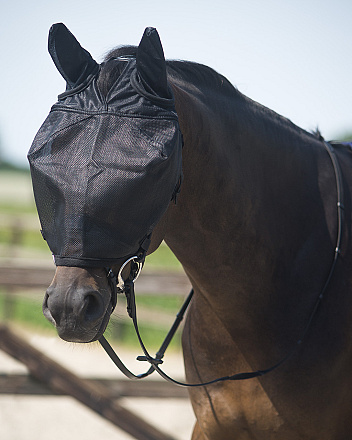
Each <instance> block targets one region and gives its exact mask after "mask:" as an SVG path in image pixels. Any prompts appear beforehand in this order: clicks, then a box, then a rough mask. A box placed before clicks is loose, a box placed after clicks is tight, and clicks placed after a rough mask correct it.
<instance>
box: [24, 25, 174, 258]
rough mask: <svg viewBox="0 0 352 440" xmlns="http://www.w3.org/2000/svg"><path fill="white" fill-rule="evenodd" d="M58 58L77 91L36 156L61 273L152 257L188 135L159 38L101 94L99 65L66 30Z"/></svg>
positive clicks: (40, 201)
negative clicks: (143, 254)
mask: <svg viewBox="0 0 352 440" xmlns="http://www.w3.org/2000/svg"><path fill="white" fill-rule="evenodd" d="M49 52H50V55H51V57H52V58H53V61H54V63H55V65H56V67H57V68H58V70H59V72H60V73H61V75H62V76H63V77H64V79H65V80H66V83H67V88H66V92H65V93H63V94H61V95H60V96H59V100H58V102H57V103H56V104H55V105H54V106H53V107H52V109H51V111H50V114H49V116H48V117H47V119H46V120H45V122H44V124H43V125H42V127H41V128H40V130H39V132H38V133H37V135H36V137H35V139H34V141H33V144H32V147H31V149H30V151H29V153H28V159H29V162H30V166H31V174H32V182H33V189H34V195H35V201H36V205H37V209H38V213H39V217H40V221H41V225H42V231H43V236H44V238H45V239H46V240H47V242H48V245H49V247H50V249H51V251H52V253H53V255H54V258H55V263H56V265H58V266H82V267H84V266H90V267H93V266H94V267H104V266H107V265H112V264H116V263H121V262H123V261H126V259H128V258H129V257H131V256H133V255H137V254H138V252H141V250H142V251H145V250H146V248H147V246H148V243H149V237H150V234H151V232H152V230H153V228H154V226H155V225H156V224H157V222H158V221H159V220H160V218H161V216H162V215H163V213H164V212H165V211H166V209H167V207H168V205H169V203H170V201H171V200H172V199H173V198H174V197H175V195H176V193H177V191H178V190H179V183H180V178H181V173H182V171H181V151H182V135H181V132H180V128H179V125H178V118H177V114H176V110H175V107H174V99H173V94H172V91H171V89H170V87H169V85H168V82H167V77H166V64H165V59H164V54H163V49H162V46H161V43H160V40H159V36H158V34H157V32H156V30H155V29H153V28H147V29H146V30H145V32H144V35H143V37H142V40H141V42H140V44H139V46H138V48H137V55H136V56H135V57H126V58H112V59H109V60H108V61H107V62H106V63H116V66H117V64H119V66H120V70H122V72H121V74H120V76H119V77H118V79H117V80H116V81H115V83H114V84H113V86H112V87H111V88H110V90H108V91H107V92H106V93H104V94H102V92H101V91H100V90H99V86H98V84H99V82H98V79H99V75H100V74H101V72H102V71H103V69H104V66H105V64H106V63H103V64H101V65H99V64H97V63H96V62H95V61H94V60H93V59H92V57H91V55H90V54H89V53H88V52H87V51H86V50H85V49H83V48H82V47H81V46H80V45H79V43H78V42H77V40H76V39H75V37H74V36H73V35H72V34H71V33H70V32H69V30H68V29H67V28H66V27H65V26H64V25H63V24H56V25H54V26H53V27H52V28H51V30H50V34H49Z"/></svg>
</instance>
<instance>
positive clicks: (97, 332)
mask: <svg viewBox="0 0 352 440" xmlns="http://www.w3.org/2000/svg"><path fill="white" fill-rule="evenodd" d="M110 313H111V310H110V311H107V312H106V313H105V315H104V316H103V318H102V320H101V322H100V323H96V324H95V325H94V326H92V327H91V328H87V327H82V326H75V325H74V326H71V325H65V326H61V325H60V326H56V330H57V333H58V335H59V337H60V338H61V339H63V340H64V341H66V342H75V343H85V344H86V343H89V342H94V341H98V340H99V339H100V338H101V337H102V336H103V334H104V332H105V330H106V327H107V325H108V323H109V320H110Z"/></svg>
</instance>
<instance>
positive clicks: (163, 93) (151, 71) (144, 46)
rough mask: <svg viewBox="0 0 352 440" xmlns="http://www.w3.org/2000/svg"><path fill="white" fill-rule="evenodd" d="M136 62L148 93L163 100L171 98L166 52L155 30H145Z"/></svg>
mask: <svg viewBox="0 0 352 440" xmlns="http://www.w3.org/2000/svg"><path fill="white" fill-rule="evenodd" d="M136 62H137V70H138V73H139V76H140V79H141V81H142V82H143V85H144V87H145V88H146V89H147V91H149V92H152V93H154V94H156V95H158V96H160V97H162V98H170V91H169V89H168V84H167V77H166V63H165V57H164V51H163V47H162V45H161V41H160V38H159V34H158V32H157V30H156V29H155V28H152V27H148V28H146V29H145V31H144V34H143V37H142V39H141V42H140V43H139V46H138V49H137V56H136Z"/></svg>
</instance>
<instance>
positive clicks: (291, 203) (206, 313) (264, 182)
mask: <svg viewBox="0 0 352 440" xmlns="http://www.w3.org/2000/svg"><path fill="white" fill-rule="evenodd" d="M172 80H173V77H172V73H171V80H170V82H171V83H172V82H173V81H172ZM175 83H176V84H177V86H178V87H180V84H179V83H178V82H177V81H176V82H175ZM180 88H181V87H180ZM174 91H175V97H176V104H177V99H179V100H180V102H182V105H180V107H179V108H178V107H177V105H176V108H177V111H178V115H179V120H180V125H181V129H182V131H183V134H184V140H185V146H184V151H183V163H184V182H183V186H182V192H181V194H180V197H179V203H178V204H177V205H176V206H171V207H170V208H169V211H168V213H167V219H166V222H167V230H166V234H165V241H166V242H167V244H168V245H169V246H170V248H171V249H172V250H173V252H174V253H175V255H176V256H177V257H178V259H179V260H180V261H181V263H182V264H183V267H184V268H185V271H186V273H187V275H188V276H189V278H190V280H191V282H192V285H193V287H194V289H195V299H194V302H193V304H192V305H191V309H190V311H189V314H188V317H187V322H186V326H185V330H184V334H183V348H184V357H185V365H186V374H187V379H188V381H189V382H202V381H207V380H211V379H213V378H215V377H219V376H223V375H228V374H233V373H234V372H236V371H239V372H240V371H252V370H257V369H264V368H268V367H269V366H272V365H274V364H275V363H276V362H278V361H279V360H281V359H282V358H283V357H284V356H285V355H286V354H287V353H288V352H290V351H291V350H292V349H293V347H294V346H295V344H296V341H298V340H299V339H300V338H301V336H302V334H303V331H304V328H305V326H306V324H307V321H308V319H309V316H310V313H311V310H312V309H313V307H314V303H315V301H316V299H317V297H318V295H319V293H320V292H321V289H322V288H323V285H324V283H325V281H326V277H327V275H328V273H329V270H330V266H331V263H332V260H333V257H334V250H335V242H336V233H337V232H336V229H337V208H336V202H337V194H336V183H335V175H334V170H333V166H332V163H331V161H330V159H329V156H328V154H327V152H326V151H325V149H324V147H323V145H322V141H321V140H320V139H318V138H317V137H314V136H313V135H311V134H309V133H306V132H304V131H302V130H301V129H299V128H298V127H295V126H294V125H293V124H291V123H290V122H289V121H287V120H285V119H284V118H281V117H279V116H278V115H275V114H274V113H273V112H271V111H269V110H267V109H265V108H263V107H260V106H259V105H258V104H256V103H254V102H252V101H250V100H248V99H247V98H245V97H243V96H242V95H240V94H239V93H238V92H237V91H235V90H234V89H233V90H232V94H231V91H229V89H228V88H227V90H225V91H224V92H221V90H220V92H219V91H217V92H215V91H214V90H210V91H209V90H207V89H206V88H204V89H203V90H199V89H198V90H197V91H196V92H195V93H192V92H190V88H189V87H188V88H187V87H185V86H184V87H183V89H182V88H181V90H180V89H179V88H175V90H174ZM231 95H232V96H231ZM209 96H211V99H212V100H213V101H215V102H212V105H211V106H210V105H209V104H208V103H207V102H206V101H207V100H209ZM230 96H231V98H230ZM186 102H187V103H186ZM185 103H186V104H185ZM214 109H216V110H214ZM195 120H196V121H197V123H194V121H195ZM189 121H191V122H189ZM200 121H201V122H200ZM194 127H201V128H200V129H199V131H198V130H195V129H194ZM192 128H193V130H192ZM340 154H342V155H345V156H349V153H344V152H343V151H342V152H341V153H340ZM343 159H344V162H345V163H346V164H347V165H346V170H345V175H344V178H345V184H347V183H348V187H350V184H351V181H350V180H351V179H350V178H349V173H348V171H349V170H348V168H349V161H350V159H349V157H344V158H343ZM347 200H348V198H347ZM349 209H350V206H346V212H350V211H349ZM347 223H348V225H349V224H350V223H349V222H347ZM344 232H345V233H344V237H343V249H342V258H341V260H342V261H341V262H340V263H339V266H338V268H337V270H336V273H335V274H334V278H333V281H332V284H331V286H330V288H329V289H328V291H327V293H326V297H325V298H324V301H323V304H322V305H321V309H320V310H319V313H318V316H317V319H316V320H315V321H314V322H313V324H312V326H311V328H310V330H309V333H308V334H307V336H306V338H305V340H304V343H303V344H302V346H301V347H300V349H299V350H298V351H297V353H295V354H294V356H292V358H291V359H290V360H289V361H287V363H286V364H284V365H283V366H281V367H280V368H279V369H278V370H276V371H275V372H273V373H271V375H270V374H269V375H268V376H266V377H263V378H261V379H260V380H258V379H254V380H250V381H244V382H226V383H221V384H217V385H212V386H209V387H206V388H201V389H191V391H190V394H191V399H192V403H193V407H194V410H195V413H196V415H197V420H198V424H199V426H198V427H197V428H196V429H195V433H194V438H204V439H205V438H206V439H217V440H220V439H229V438H234V439H236V440H237V439H239V440H242V439H243V440H247V439H248V440H249V439H257V438H258V439H261V440H267V439H268V440H269V439H270V440H271V439H273V440H274V439H282V438H285V440H291V439H292V440H298V439H320V440H323V439H326V440H328V439H336V440H337V439H346V438H347V437H348V436H349V435H350V432H352V423H351V424H349V422H346V421H347V420H348V419H349V416H348V414H350V413H351V403H352V402H351V393H350V392H349V391H348V389H349V387H348V386H347V387H346V381H347V383H348V384H350V380H351V375H350V372H349V366H350V365H351V358H350V356H351V355H350V346H351V337H350V335H351V324H350V323H351V298H350V297H349V295H348V291H349V290H350V289H349V288H350V284H351V281H352V280H351V276H350V271H349V270H348V268H349V267H350V264H351V254H350V249H349V241H350V231H349V229H346V230H345V231H344ZM332 317H333V318H332ZM335 320H336V321H335ZM341 377H344V380H341Z"/></svg>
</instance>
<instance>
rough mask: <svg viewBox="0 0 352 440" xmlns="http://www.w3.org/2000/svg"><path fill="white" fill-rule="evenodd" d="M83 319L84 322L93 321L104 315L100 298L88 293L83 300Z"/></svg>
mask: <svg viewBox="0 0 352 440" xmlns="http://www.w3.org/2000/svg"><path fill="white" fill-rule="evenodd" d="M84 304H85V306H84V312H83V313H84V317H85V319H86V321H94V320H96V319H100V318H101V317H102V315H103V314H104V306H103V303H102V300H101V298H100V297H99V296H98V295H96V294H94V293H88V294H87V295H86V296H85V298H84Z"/></svg>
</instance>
